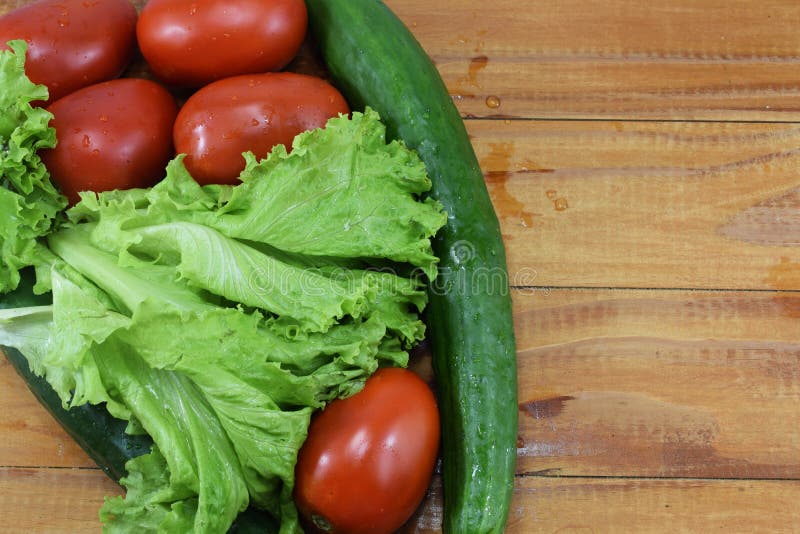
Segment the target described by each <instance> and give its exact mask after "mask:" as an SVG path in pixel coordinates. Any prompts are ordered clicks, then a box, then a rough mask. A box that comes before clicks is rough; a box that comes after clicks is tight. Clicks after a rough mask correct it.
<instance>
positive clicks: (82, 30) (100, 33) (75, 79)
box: [0, 0, 136, 102]
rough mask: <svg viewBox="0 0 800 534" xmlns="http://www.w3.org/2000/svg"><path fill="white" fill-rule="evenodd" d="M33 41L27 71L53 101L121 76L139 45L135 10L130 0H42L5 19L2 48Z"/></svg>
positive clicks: (1, 26)
mask: <svg viewBox="0 0 800 534" xmlns="http://www.w3.org/2000/svg"><path fill="white" fill-rule="evenodd" d="M12 39H24V40H25V41H27V42H28V53H27V61H26V64H25V71H26V73H27V74H28V77H29V78H30V79H31V80H32V81H33V82H35V83H40V84H44V85H46V86H47V88H48V89H49V90H50V100H49V102H53V101H55V100H57V99H59V98H61V97H62V96H64V95H67V94H69V93H71V92H72V91H75V90H76V89H80V88H81V87H86V86H87V85H91V84H93V83H97V82H101V81H105V80H110V79H112V78H116V77H117V76H119V75H120V74H121V73H122V71H123V70H124V68H125V66H126V65H127V64H128V62H129V61H130V59H131V57H132V55H133V51H134V48H135V46H136V10H135V9H134V7H133V5H132V4H131V3H130V2H128V1H127V0H43V1H39V2H35V3H32V4H28V5H26V6H23V7H21V8H19V9H16V10H14V11H11V12H10V13H7V14H5V15H3V16H2V17H0V49H4V48H7V47H6V43H7V42H8V41H10V40H12Z"/></svg>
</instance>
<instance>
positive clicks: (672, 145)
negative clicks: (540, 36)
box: [467, 121, 800, 290]
mask: <svg viewBox="0 0 800 534" xmlns="http://www.w3.org/2000/svg"><path fill="white" fill-rule="evenodd" d="M467 126H468V129H469V132H470V134H471V135H472V136H473V139H474V145H475V149H476V152H477V154H478V157H479V160H480V162H481V166H482V168H483V169H484V173H485V175H486V180H487V184H488V186H489V190H490V193H491V195H492V199H493V201H494V204H495V208H496V210H497V212H498V216H499V217H500V220H501V225H502V231H503V235H504V238H505V240H506V243H507V246H508V256H509V270H510V273H511V282H512V284H514V285H543V286H593V287H638V288H656V287H661V288H676V287H677V288H705V289H709V288H717V289H782V290H790V289H791V290H796V289H800V173H798V171H797V169H798V168H800V151H799V150H798V147H800V128H798V125H796V124H731V123H691V122H619V121H467Z"/></svg>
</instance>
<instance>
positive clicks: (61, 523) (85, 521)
mask: <svg viewBox="0 0 800 534" xmlns="http://www.w3.org/2000/svg"><path fill="white" fill-rule="evenodd" d="M119 494H120V488H119V486H117V485H116V484H114V483H113V482H112V481H111V480H110V479H109V478H108V477H107V476H105V474H103V472H102V471H100V470H98V469H22V468H8V467H3V468H0V518H2V522H3V529H4V531H5V532H20V533H22V532H25V533H29V534H34V533H37V534H38V533H41V534H44V533H55V532H69V533H71V534H83V533H87V534H88V533H99V532H100V531H101V528H100V520H99V518H98V516H97V512H98V510H99V509H100V506H102V504H103V497H104V496H105V495H108V496H114V495H119Z"/></svg>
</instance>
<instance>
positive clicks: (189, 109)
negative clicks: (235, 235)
mask: <svg viewBox="0 0 800 534" xmlns="http://www.w3.org/2000/svg"><path fill="white" fill-rule="evenodd" d="M349 112H350V109H349V107H348V106H347V102H346V101H345V99H344V97H343V96H342V95H341V94H340V93H339V91H337V90H336V89H335V88H334V87H333V86H332V85H330V84H329V83H327V82H326V81H324V80H322V79H321V78H316V77H314V76H307V75H303V74H294V73H290V72H274V73H265V74H250V75H242V76H234V77H232V78H225V79H223V80H218V81H216V82H213V83H211V84H209V85H207V86H205V87H203V88H202V89H200V90H199V91H197V92H196V93H194V94H193V95H192V96H191V97H189V99H188V100H187V101H186V103H185V104H184V105H183V107H182V108H181V111H180V113H178V118H177V119H176V120H175V129H174V132H173V139H174V141H175V150H176V151H177V152H179V153H184V154H186V155H187V156H186V159H184V163H185V164H186V168H187V169H188V170H189V172H190V173H191V175H192V176H193V177H194V179H195V180H197V181H198V182H199V183H201V184H210V183H220V184H235V183H237V182H238V177H239V173H240V172H241V171H242V169H244V163H245V161H244V157H242V152H246V151H248V150H249V151H252V152H253V153H254V154H255V155H256V156H257V157H259V158H263V157H264V156H266V155H267V154H268V153H269V152H270V150H272V147H273V146H275V145H277V144H284V145H286V147H287V148H290V147H291V144H292V140H293V139H294V136H295V135H297V134H299V133H301V132H303V131H306V130H311V129H314V128H319V127H322V126H324V125H325V123H326V122H327V120H328V119H329V118H331V117H336V116H338V114H339V113H345V114H346V113H349Z"/></svg>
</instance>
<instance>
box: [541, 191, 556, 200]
mask: <svg viewBox="0 0 800 534" xmlns="http://www.w3.org/2000/svg"><path fill="white" fill-rule="evenodd" d="M544 194H545V195H547V198H549V199H550V200H553V199H554V198H556V195H557V194H558V193H557V192H556V190H555V189H548V190H547V191H545V193H544Z"/></svg>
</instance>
